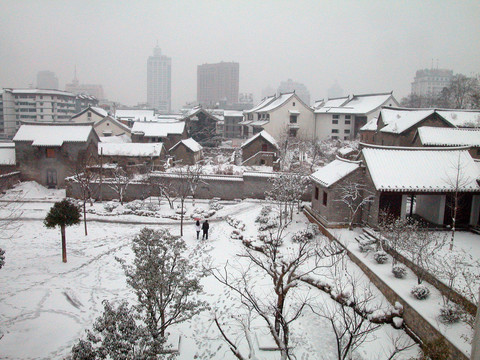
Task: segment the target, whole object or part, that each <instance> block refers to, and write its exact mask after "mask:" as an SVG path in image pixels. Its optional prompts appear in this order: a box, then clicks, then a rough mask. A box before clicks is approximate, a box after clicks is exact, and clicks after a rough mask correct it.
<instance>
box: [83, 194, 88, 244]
mask: <svg viewBox="0 0 480 360" xmlns="http://www.w3.org/2000/svg"><path fill="white" fill-rule="evenodd" d="M85 202H86V199H84V200H83V225H84V227H85V236H87V235H88V233H87V206H86V204H85Z"/></svg>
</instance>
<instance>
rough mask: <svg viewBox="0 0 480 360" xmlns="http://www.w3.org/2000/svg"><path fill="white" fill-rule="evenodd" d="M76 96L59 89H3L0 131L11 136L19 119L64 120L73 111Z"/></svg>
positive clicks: (67, 119) (0, 108)
mask: <svg viewBox="0 0 480 360" xmlns="http://www.w3.org/2000/svg"><path fill="white" fill-rule="evenodd" d="M75 101H76V96H75V95H74V94H72V93H69V92H65V91H60V90H45V89H3V93H2V94H0V132H1V133H3V134H4V135H5V136H6V137H9V138H12V137H13V135H15V133H16V132H17V130H18V129H19V127H20V122H21V121H29V122H67V121H69V120H70V118H71V117H72V116H73V115H74V114H75V113H76V111H75Z"/></svg>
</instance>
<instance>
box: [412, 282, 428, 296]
mask: <svg viewBox="0 0 480 360" xmlns="http://www.w3.org/2000/svg"><path fill="white" fill-rule="evenodd" d="M410 293H411V294H412V295H413V296H414V297H415V298H416V299H418V300H424V299H426V298H428V297H429V296H430V289H429V288H428V287H427V286H426V285H424V284H419V285H415V286H414V287H413V288H412V290H410Z"/></svg>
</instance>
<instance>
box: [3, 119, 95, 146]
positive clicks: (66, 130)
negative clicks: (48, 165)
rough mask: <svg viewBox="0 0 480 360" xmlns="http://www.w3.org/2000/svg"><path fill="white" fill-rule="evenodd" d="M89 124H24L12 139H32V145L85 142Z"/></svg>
mask: <svg viewBox="0 0 480 360" xmlns="http://www.w3.org/2000/svg"><path fill="white" fill-rule="evenodd" d="M92 130H93V127H92V126H91V125H63V124H62V125H57V124H55V125H53V124H51V125H50V124H48V125H47V124H42V125H33V124H24V125H21V126H20V129H18V131H17V133H16V134H15V136H14V138H13V141H32V145H33V146H62V145H63V143H64V142H86V141H87V140H88V136H89V135H90V132H91V131H92Z"/></svg>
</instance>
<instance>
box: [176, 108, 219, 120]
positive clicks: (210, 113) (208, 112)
mask: <svg viewBox="0 0 480 360" xmlns="http://www.w3.org/2000/svg"><path fill="white" fill-rule="evenodd" d="M200 112H203V113H204V114H206V115H207V116H209V117H211V118H212V119H214V120H217V121H218V120H220V117H222V116H221V114H220V115H218V114H215V113H214V111H213V110H207V109H204V108H202V107H201V106H200V105H199V106H195V107H194V108H193V109H189V110H188V111H187V112H186V113H185V115H184V116H183V119H186V118H193V117H194V116H195V115H197V114H198V113H200ZM222 120H223V119H222Z"/></svg>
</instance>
